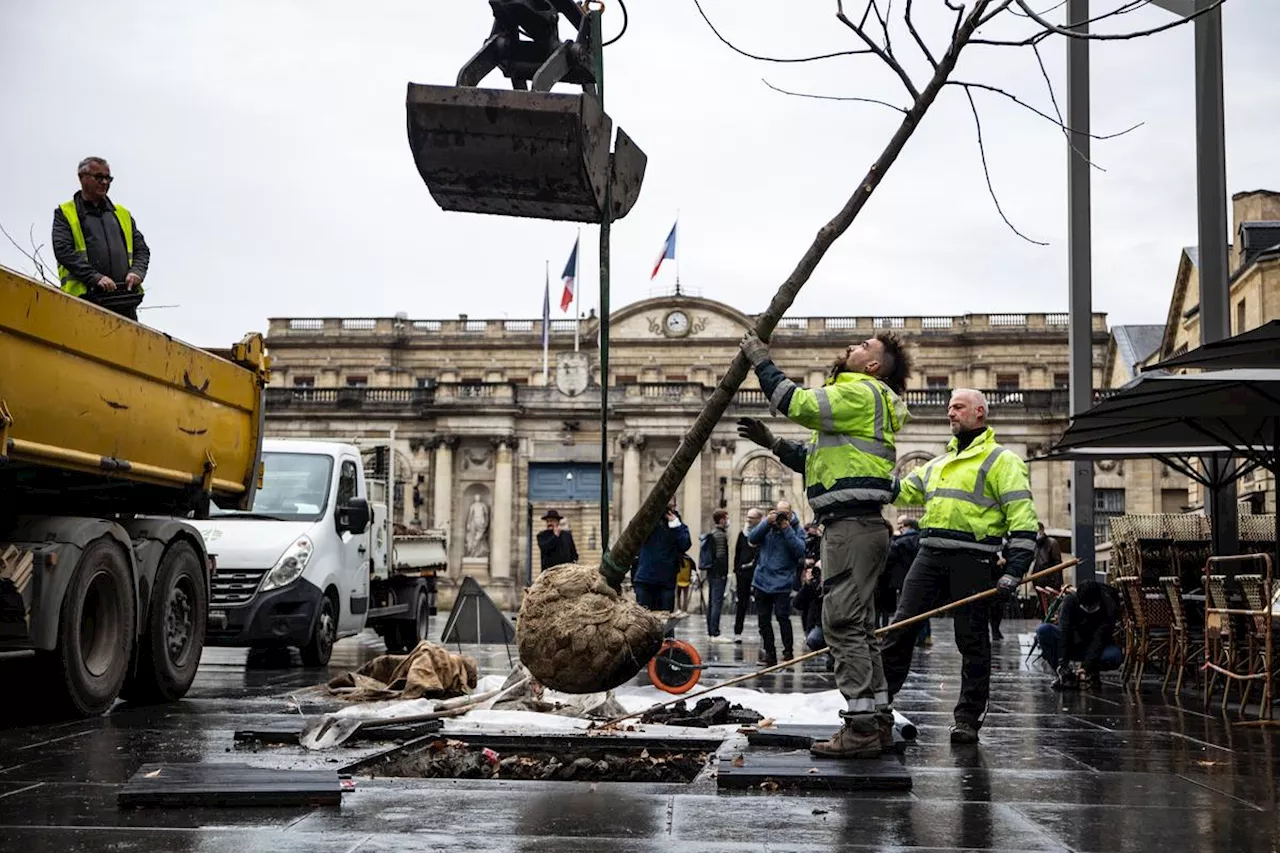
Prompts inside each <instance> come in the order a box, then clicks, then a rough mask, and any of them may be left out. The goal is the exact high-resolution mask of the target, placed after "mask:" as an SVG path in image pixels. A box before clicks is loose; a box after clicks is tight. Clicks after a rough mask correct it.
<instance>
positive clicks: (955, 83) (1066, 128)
mask: <svg viewBox="0 0 1280 853" xmlns="http://www.w3.org/2000/svg"><path fill="white" fill-rule="evenodd" d="M947 85H948V86H962V87H964V88H965V89H970V88H972V89H982V90H983V91H986V92H995V93H996V94H997V95H1004V96H1005V97H1006V98H1008V99H1009V100H1011V101H1013V102H1014V103H1015V104H1017V105H1018V106H1020V107H1025V108H1026V109H1028V110H1030V111H1031V112H1033V113H1035V114H1036V115H1038V116H1040V117H1041V118H1042V119H1045V120H1046V121H1050V122H1053V123H1054V124H1056V125H1057V126H1058V127H1060V128H1062V129H1063V130H1064V131H1069V132H1071V133H1079V131H1077V130H1076V129H1075V128H1073V127H1070V126H1068V125H1067V124H1066V123H1065V122H1063V121H1062V117H1061V114H1059V117H1058V118H1054V117H1053V116H1051V115H1049V114H1048V113H1046V112H1043V111H1041V110H1038V109H1036V108H1035V107H1033V106H1031V105H1030V104H1028V103H1027V102H1026V101H1023V100H1022V99H1021V98H1019V97H1018V96H1017V95H1014V94H1012V93H1011V92H1006V91H1005V90H1004V89H1001V88H999V87H997V86H989V85H987V84H986V83H970V82H968V81H965V80H948V81H947ZM1144 124H1146V122H1141V121H1140V122H1138V123H1137V124H1135V125H1134V126H1133V127H1129V128H1126V129H1124V130H1122V131H1120V132H1119V133H1108V134H1097V133H1086V134H1084V135H1085V136H1087V137H1089V138H1090V139H1115V138H1116V137H1117V136H1124V135H1125V134H1126V133H1132V132H1133V131H1135V130H1137V129H1138V128H1140V127H1142V126H1143V125H1144Z"/></svg>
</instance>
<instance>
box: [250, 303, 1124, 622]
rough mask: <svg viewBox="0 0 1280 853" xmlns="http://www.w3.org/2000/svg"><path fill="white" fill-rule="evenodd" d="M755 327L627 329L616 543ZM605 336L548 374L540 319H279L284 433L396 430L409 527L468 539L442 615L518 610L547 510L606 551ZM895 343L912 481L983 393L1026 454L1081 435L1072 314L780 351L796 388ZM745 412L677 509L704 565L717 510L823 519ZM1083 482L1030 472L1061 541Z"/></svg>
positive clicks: (790, 331)
mask: <svg viewBox="0 0 1280 853" xmlns="http://www.w3.org/2000/svg"><path fill="white" fill-rule="evenodd" d="M752 325H753V321H752V318H751V317H749V316H747V315H745V314H742V313H741V312H739V311H738V310H737V309H735V308H733V307H731V306H729V305H726V304H723V303H719V302H715V301H711V300H707V299H701V298H696V297H690V296H687V295H672V296H666V297H659V298H652V299H647V300H644V301H640V302H636V303H633V304H631V305H627V306H625V307H622V308H620V309H618V310H616V311H615V312H614V313H613V315H612V317H611V319H610V327H611V328H610V336H609V338H610V371H609V373H610V376H609V386H610V387H609V390H608V397H607V402H608V438H607V442H606V446H607V450H608V466H609V468H608V479H607V481H606V482H607V485H606V488H607V490H608V498H609V507H610V512H609V540H610V541H612V540H613V539H615V538H616V536H617V535H618V534H619V533H620V532H621V530H622V528H623V526H624V525H625V523H626V522H627V521H628V520H629V519H630V518H631V517H632V516H633V515H634V513H635V512H636V511H637V509H638V508H639V506H640V503H641V501H642V500H643V498H644V496H645V495H646V494H647V493H648V491H649V490H650V488H652V486H653V485H654V484H655V483H656V481H657V479H658V477H659V475H660V474H661V472H662V470H663V468H664V467H665V465H666V463H667V461H668V460H669V459H670V457H671V455H672V453H673V452H674V451H675V449H676V447H677V445H678V444H679V442H680V440H681V438H682V436H683V435H684V433H685V431H686V429H687V428H688V426H689V425H690V424H691V423H692V421H693V419H694V418H695V417H696V415H697V413H698V412H699V411H701V409H702V408H703V405H704V403H705V401H706V400H707V399H708V398H709V396H710V394H711V392H712V389H713V388H714V386H715V384H716V382H718V381H719V378H720V375H721V373H722V372H723V370H724V369H725V368H726V367H727V365H728V364H729V362H730V361H731V359H732V358H733V356H734V355H735V354H736V352H737V349H738V342H739V340H740V339H741V337H742V335H743V333H744V332H745V331H746V330H747V329H748V328H750V327H752ZM598 328H599V324H598V320H597V318H595V317H589V318H586V319H584V320H582V321H581V323H580V324H579V326H578V329H577V333H576V334H575V328H574V322H573V321H572V320H568V321H563V320H561V321H552V324H551V328H550V330H549V339H550V346H549V350H548V353H547V358H546V363H547V369H546V372H545V374H544V369H543V364H544V352H543V347H542V331H543V330H542V321H541V320H509V319H507V320H492V319H484V320H478V319H471V318H470V317H467V316H462V317H459V318H458V319H450V320H413V319H410V318H408V317H406V316H399V317H379V318H345V319H343V318H278V319H272V320H271V321H270V331H269V333H268V348H269V349H270V352H271V356H272V359H273V368H272V370H273V378H272V382H271V387H270V388H269V389H268V408H267V433H268V435H271V436H275V437H289V436H292V437H326V438H356V437H363V438H375V437H378V438H385V437H386V436H387V435H388V434H389V433H390V431H391V429H392V428H393V427H394V429H395V435H396V447H397V457H396V465H395V468H396V471H397V472H398V474H399V476H398V477H397V480H398V487H397V492H398V494H399V495H400V499H399V500H398V506H399V511H398V513H397V516H398V519H397V520H399V521H401V522H403V523H405V524H408V525H417V526H422V527H436V528H443V529H445V530H447V531H448V532H449V553H450V567H451V568H450V578H449V579H448V580H446V581H445V582H443V583H442V590H441V599H440V600H441V605H442V606H448V604H449V601H450V587H451V585H452V584H454V583H456V582H459V581H460V578H461V576H462V575H463V574H464V573H465V574H469V575H471V576H473V577H475V578H476V579H477V580H479V581H480V582H481V583H482V584H483V585H484V586H485V587H486V588H488V589H489V591H490V593H491V595H493V596H494V598H495V599H496V600H498V601H499V603H500V604H502V605H504V606H509V607H514V606H516V605H517V604H518V599H519V594H520V590H521V589H523V587H524V586H525V585H526V584H528V583H529V582H530V581H531V579H532V577H533V575H534V574H536V573H537V572H538V571H539V560H538V554H537V549H536V545H535V544H534V541H533V537H534V536H536V534H537V531H538V530H539V529H541V527H542V526H543V523H542V522H541V521H540V520H539V519H540V518H541V516H542V514H543V513H544V512H545V511H546V510H547V509H551V508H555V509H557V510H558V511H559V512H560V513H561V514H562V515H563V516H565V517H566V519H567V522H568V527H569V528H570V529H571V530H572V531H573V534H574V538H575V540H576V542H577V545H578V549H579V552H580V553H581V554H582V556H583V559H592V560H593V559H596V558H597V557H598V555H599V553H600V551H601V550H602V548H603V546H604V544H605V543H604V537H603V536H602V531H601V519H600V496H601V480H602V476H601V464H600V448H601V423H600V418H601V387H600V365H599V358H598V348H597V340H598ZM885 328H889V329H894V330H896V331H898V332H900V333H901V334H902V335H903V336H904V337H905V338H906V339H907V340H908V342H909V344H910V347H911V349H912V351H913V354H914V357H915V361H916V369H915V372H914V375H913V376H912V378H911V382H910V390H909V391H908V393H907V404H908V407H909V409H910V411H911V414H912V419H911V421H910V423H909V424H908V425H907V427H906V429H905V430H904V431H903V432H902V433H901V434H900V436H899V442H898V459H899V463H898V465H899V469H900V470H901V471H903V472H906V471H909V470H911V469H912V468H913V467H915V466H916V465H919V464H920V463H921V462H923V461H925V460H927V459H929V458H931V457H932V456H934V455H936V454H938V453H940V452H941V451H942V450H943V449H944V447H945V444H946V442H947V440H948V439H949V438H950V433H949V430H948V426H947V420H946V405H947V401H948V398H949V395H950V390H951V389H952V388H956V387H972V388H979V389H982V390H984V391H985V392H986V394H987V396H988V398H989V400H990V404H991V411H990V422H991V424H992V425H993V426H994V428H995V429H996V432H997V435H998V437H999V440H1000V441H1001V442H1002V443H1004V444H1005V445H1006V446H1007V447H1009V448H1010V449H1012V450H1013V451H1015V452H1017V453H1019V454H1021V455H1023V456H1024V457H1027V456H1029V455H1035V454H1037V453H1040V452H1042V451H1043V450H1044V449H1045V448H1047V447H1048V446H1049V445H1050V444H1051V443H1052V442H1053V441H1054V440H1055V439H1056V438H1057V437H1058V436H1059V435H1060V434H1061V432H1062V430H1063V429H1065V427H1066V424H1067V412H1068V397H1067V389H1066V386H1067V315H1065V314H968V315H963V316H954V317H951V316H942V317H789V318H785V319H784V320H783V321H782V323H781V324H780V325H779V327H778V329H777V331H776V332H775V334H774V338H773V347H772V349H773V354H774V357H775V360H776V361H777V363H778V364H779V366H780V367H782V369H783V370H785V371H786V372H787V374H788V375H789V376H791V377H793V378H794V379H796V380H797V381H804V382H806V383H807V384H809V385H817V384H820V383H821V381H822V379H823V377H824V376H825V374H826V371H827V367H828V365H830V363H831V362H832V361H833V360H834V359H835V358H836V356H837V355H838V354H840V353H841V352H842V351H843V349H844V347H845V346H846V345H847V344H849V343H850V342H853V341H858V340H864V339H866V338H867V337H870V336H871V335H872V334H873V333H874V332H875V331H876V330H878V329H885ZM1093 330H1094V385H1095V387H1100V386H1101V384H1102V371H1103V367H1104V362H1105V359H1106V355H1107V349H1108V344H1109V340H1110V338H1109V334H1108V331H1107V326H1106V318H1105V315H1104V314H1096V315H1094V317H1093ZM575 339H576V340H577V344H576V346H575ZM743 415H749V416H754V417H764V418H770V417H771V415H770V411H769V406H768V403H767V401H766V400H765V399H764V396H763V393H762V392H761V391H760V389H759V386H758V385H757V384H756V381H755V377H754V375H751V376H748V379H747V382H746V383H745V384H744V385H743V387H742V388H741V389H740V390H739V391H738V393H737V395H736V397H735V399H734V400H733V402H732V404H731V405H730V408H729V410H728V412H727V413H726V415H725V417H724V419H723V421H722V422H721V424H720V425H719V426H718V427H717V428H716V430H715V432H714V434H713V436H712V438H711V440H710V441H709V442H708V443H707V445H706V446H705V447H704V448H703V450H702V453H701V454H700V456H699V457H698V460H697V461H696V462H695V464H694V466H693V468H692V469H691V470H690V471H689V473H688V475H687V476H686V478H685V480H684V483H683V485H682V486H681V489H680V491H679V492H678V495H677V497H678V500H679V506H680V512H681V514H682V516H683V518H684V520H685V521H686V522H687V523H688V524H689V527H690V529H691V532H692V534H693V541H694V549H693V550H694V553H695V555H696V548H697V541H698V536H699V535H700V534H701V533H702V532H704V531H706V530H709V529H710V525H711V514H712V512H713V511H714V510H715V509H716V508H718V507H724V508H726V509H728V511H729V512H730V515H731V517H732V518H734V519H735V521H734V524H735V526H736V525H737V524H740V523H741V518H742V516H743V515H744V514H745V511H746V508H747V507H749V506H762V505H768V504H771V503H773V502H774V501H777V500H779V499H782V498H786V499H789V500H791V501H792V503H793V504H794V505H795V506H796V508H797V509H798V510H799V512H800V513H801V515H802V516H803V517H805V518H808V517H810V513H809V510H808V507H807V506H806V505H805V502H804V496H803V484H802V480H801V477H800V476H799V475H798V474H794V473H793V472H791V471H789V470H786V469H784V468H783V467H782V466H781V465H780V464H779V463H778V462H777V460H776V459H774V458H773V457H772V456H771V455H770V454H768V453H767V452H765V451H763V450H762V449H761V448H758V447H756V446H755V445H753V444H751V443H750V442H747V441H745V440H741V439H739V438H738V436H737V432H736V429H735V419H736V418H737V417H740V416H743ZM771 424H772V426H773V428H774V430H775V432H776V433H778V434H780V435H787V436H791V437H802V436H803V435H804V431H803V430H801V429H799V428H797V427H795V426H794V425H791V424H790V423H788V422H787V421H785V420H784V419H782V418H771ZM1069 472H1070V469H1069V466H1068V464H1067V463H1034V464H1032V465H1031V478H1032V487H1033V491H1034V493H1035V496H1036V502H1037V507H1038V509H1039V511H1040V514H1041V516H1042V518H1043V519H1044V521H1045V523H1046V526H1047V527H1049V528H1050V529H1056V530H1058V531H1060V532H1061V533H1062V534H1067V532H1068V529H1069V527H1070V505H1069V499H1070V492H1069V484H1068V480H1067V478H1068V477H1069V476H1070V473H1069ZM477 504H481V505H483V506H482V507H477V506H476V505H477ZM889 512H890V514H891V515H892V514H893V513H892V510H890V511H889ZM469 519H470V521H471V533H470V535H468V533H467V531H468V520H469Z"/></svg>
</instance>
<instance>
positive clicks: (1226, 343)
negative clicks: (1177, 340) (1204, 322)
mask: <svg viewBox="0 0 1280 853" xmlns="http://www.w3.org/2000/svg"><path fill="white" fill-rule="evenodd" d="M1179 367H1198V368H1202V369H1204V370H1227V369H1236V368H1277V367H1280V320H1272V321H1271V322H1270V323H1267V324H1266V325H1263V326H1259V327H1258V328H1256V329H1250V330H1249V331H1247V332H1241V333H1240V334H1238V335H1236V336H1235V337H1232V338H1225V339H1223V340H1221V341H1214V342H1213V343H1209V344H1205V345H1204V346H1201V347H1197V348H1196V349H1193V350H1191V351H1190V352H1184V353H1183V354H1182V355H1175V356H1174V357H1173V358H1169V359H1166V360H1164V361H1161V362H1159V363H1157V364H1153V365H1151V366H1150V367H1146V368H1144V370H1171V369H1174V368H1179Z"/></svg>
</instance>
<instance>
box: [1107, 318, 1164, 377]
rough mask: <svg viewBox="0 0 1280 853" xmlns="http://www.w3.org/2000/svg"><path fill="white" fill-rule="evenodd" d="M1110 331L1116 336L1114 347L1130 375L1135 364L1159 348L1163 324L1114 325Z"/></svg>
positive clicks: (1162, 335) (1162, 334) (1144, 359)
mask: <svg viewBox="0 0 1280 853" xmlns="http://www.w3.org/2000/svg"><path fill="white" fill-rule="evenodd" d="M1111 331H1112V333H1113V334H1115V336H1116V349H1117V350H1119V352H1118V356H1119V358H1120V359H1121V363H1123V364H1124V365H1125V366H1126V367H1128V368H1129V373H1130V375H1132V374H1133V373H1134V370H1133V368H1134V367H1135V366H1136V365H1138V364H1141V363H1142V362H1143V361H1146V359H1147V358H1148V357H1149V356H1150V355H1151V354H1152V353H1154V352H1155V351H1156V350H1158V349H1160V341H1161V339H1162V338H1163V337H1164V326H1162V325H1160V324H1149V325H1142V326H1114V327H1112V329H1111Z"/></svg>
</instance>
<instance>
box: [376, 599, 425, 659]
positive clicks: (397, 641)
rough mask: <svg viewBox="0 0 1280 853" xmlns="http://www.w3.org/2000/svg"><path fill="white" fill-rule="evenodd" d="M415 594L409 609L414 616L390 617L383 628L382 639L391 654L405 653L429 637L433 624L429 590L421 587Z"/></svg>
mask: <svg viewBox="0 0 1280 853" xmlns="http://www.w3.org/2000/svg"><path fill="white" fill-rule="evenodd" d="M412 594H413V595H414V599H413V602H414V604H413V609H412V610H410V611H409V613H410V614H412V618H409V619H388V620H386V622H385V623H384V627H383V628H382V639H383V641H384V642H385V643H386V644H387V652H388V653H390V654H404V653H405V652H411V651H413V649H414V648H415V647H417V645H418V642H419V641H421V640H425V639H427V635H428V634H429V632H430V625H431V603H430V601H429V600H428V599H427V591H426V590H425V589H419V590H417V591H414V592H412Z"/></svg>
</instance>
